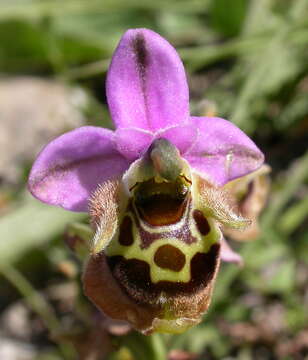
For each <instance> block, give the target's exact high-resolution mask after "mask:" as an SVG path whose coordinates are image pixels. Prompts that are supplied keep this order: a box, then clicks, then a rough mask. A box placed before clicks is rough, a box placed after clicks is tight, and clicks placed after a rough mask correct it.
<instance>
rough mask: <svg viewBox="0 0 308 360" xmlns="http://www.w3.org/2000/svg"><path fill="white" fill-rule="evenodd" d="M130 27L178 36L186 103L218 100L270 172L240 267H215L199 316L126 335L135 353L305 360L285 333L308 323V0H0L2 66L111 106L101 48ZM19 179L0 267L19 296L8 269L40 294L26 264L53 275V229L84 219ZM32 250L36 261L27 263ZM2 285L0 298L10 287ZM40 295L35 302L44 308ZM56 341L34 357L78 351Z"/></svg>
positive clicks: (2, 232)
mask: <svg viewBox="0 0 308 360" xmlns="http://www.w3.org/2000/svg"><path fill="white" fill-rule="evenodd" d="M133 27H148V28H151V29H153V30H155V31H158V32H159V33H160V34H161V35H162V36H164V37H166V38H167V39H168V40H169V41H170V42H171V43H173V44H174V45H175V46H176V47H177V49H178V51H179V53H180V55H181V57H182V59H183V61H184V63H185V66H186V69H187V72H188V77H189V80H190V84H191V93H192V102H191V107H192V110H193V111H194V112H196V113H198V112H199V113H200V103H202V100H204V99H207V100H210V101H212V102H214V103H215V104H216V105H217V112H218V115H219V116H222V117H226V118H228V119H230V120H232V121H233V122H234V123H235V124H237V125H238V126H239V127H241V128H242V129H243V130H245V131H246V132H248V133H249V134H250V135H251V136H252V137H253V138H254V139H255V140H256V142H257V144H258V145H259V146H260V147H261V149H263V150H264V152H265V154H266V159H267V162H268V163H269V164H270V165H271V166H272V168H273V172H272V194H271V197H270V200H269V203H268V207H267V209H266V210H265V211H264V213H263V216H262V235H261V237H260V238H259V239H257V240H256V241H255V242H252V243H245V244H242V245H240V246H238V245H234V246H235V247H236V248H237V249H238V250H239V252H240V253H241V255H242V256H243V258H244V260H245V267H244V268H243V269H241V268H237V267H236V266H235V265H229V264H226V265H223V266H222V268H221V271H220V274H219V277H218V280H217V285H216V289H215V293H214V297H213V300H212V305H211V307H210V311H209V313H208V314H207V315H206V316H205V318H204V322H203V323H202V324H200V325H199V326H197V327H195V328H193V329H191V330H189V331H188V332H186V333H184V334H182V335H178V336H169V335H168V336H167V335H164V336H161V337H156V338H155V339H154V340H151V341H150V340H149V339H148V338H145V339H146V340H144V339H143V337H142V336H140V335H136V334H135V335H129V336H128V337H127V338H125V339H124V338H123V339H124V341H123V344H122V345H125V346H128V347H129V348H131V351H132V353H134V354H137V355H136V356H137V357H135V358H136V359H138V360H141V359H142V357H143V358H144V359H163V358H164V357H165V354H166V351H169V350H170V349H183V350H186V351H191V352H194V353H196V354H198V356H199V357H198V358H200V359H223V358H226V359H227V358H228V359H279V358H281V359H293V358H294V359H307V357H306V358H305V356H306V355H305V354H307V352H306V353H305V350H302V349H301V348H299V350H298V351H297V350H295V353H294V352H292V351H291V350H290V351H289V352H288V350H284V348H283V347H282V344H283V343H287V344H290V348H291V347H292V346H293V345H292V344H293V343H292V341H295V339H297V336H299V335H300V334H301V333H302V332H304V331H306V333H307V331H308V328H307V321H308V311H307V308H308V302H307V301H308V300H307V294H308V285H307V283H308V229H307V225H308V219H307V215H308V201H307V198H308V184H307V180H308V153H307V152H306V151H307V142H308V135H307V133H308V46H307V44H308V0H293V1H288V0H250V1H248V0H247V1H246V0H234V1H228V0H212V1H211V0H170V1H163V0H155V1H154V0H139V1H135V0H131V1H124V0H100V1H99V0H87V1H85V0H84V1H82V0H66V1H60V0H53V1H52V0H10V1H6V0H2V1H0V72H1V73H0V74H1V75H2V76H4V77H5V76H16V75H18V74H22V75H38V76H45V77H54V78H57V79H60V80H61V81H64V82H67V83H71V84H79V85H81V86H83V87H85V88H87V90H88V92H89V94H90V96H92V97H93V104H97V103H98V104H100V105H99V106H98V105H95V107H94V108H90V109H89V114H93V112H95V111H97V109H100V111H101V110H102V113H104V114H106V113H107V111H106V110H107V107H106V102H105V96H104V92H103V86H102V83H103V79H104V76H105V73H106V70H107V68H108V63H109V59H110V56H111V54H112V52H113V50H114V48H115V46H116V43H117V42H118V40H119V38H120V36H121V34H122V33H123V32H124V31H125V30H126V29H127V28H133ZM97 89H99V91H97ZM93 106H94V105H93ZM104 116H105V115H104ZM99 117H100V114H97V113H96V114H95V116H94V118H95V119H97V118H99ZM102 117H103V115H102ZM105 118H106V116H105ZM106 121H107V120H106ZM23 186H24V183H21V184H20V188H19V189H13V190H12V191H11V192H12V194H13V195H12V197H13V206H12V210H11V211H10V212H9V213H8V214H7V215H5V216H3V217H2V218H1V219H0V263H2V264H8V265H7V266H0V272H2V273H3V274H4V275H5V277H6V278H7V279H8V280H10V281H11V282H13V284H14V285H15V286H16V287H17V288H18V290H19V291H20V292H21V295H22V296H23V297H25V299H26V300H27V298H28V297H29V296H30V297H31V296H32V295H31V291H33V292H35V291H34V290H33V288H31V285H30V284H28V285H29V287H27V286H22V284H23V285H24V283H23V280H25V279H23V280H21V279H20V278H19V277H18V273H17V276H14V274H15V273H14V271H17V272H18V271H19V270H20V271H25V274H28V276H27V275H25V276H27V278H28V279H29V282H30V283H31V282H33V286H35V287H37V288H39V289H40V290H41V291H43V290H44V286H45V285H44V284H43V283H42V282H39V281H37V276H36V275H34V276H33V277H32V275H33V272H34V273H35V272H44V271H45V272H46V273H45V275H44V276H45V279H46V281H50V279H54V281H55V282H56V281H57V279H58V277H59V273H57V272H56V271H55V270H54V268H53V264H54V262H55V261H56V260H55V257H57V256H58V257H59V256H60V258H67V257H69V255H68V252H67V250H66V249H65V247H64V246H63V247H62V246H61V245H60V238H61V233H62V232H63V229H64V226H65V224H66V223H67V222H69V221H74V220H76V219H77V218H79V217H80V216H79V215H76V214H70V213H65V214H64V212H63V211H61V210H58V209H53V208H50V207H47V206H46V207H45V206H44V205H42V204H38V203H36V201H35V200H33V199H29V198H28V197H24V196H23V195H21V194H22V191H21V189H22V187H23ZM15 190H16V193H15ZM35 249H36V250H35ZM37 249H38V250H39V252H40V253H41V256H42V257H43V256H44V259H45V261H46V263H45V264H44V265H42V264H41V263H40V262H38V264H37V265H33V264H32V265H31V261H32V260H31V259H32V258H31V256H33V258H34V255H33V254H35V251H37ZM59 253H60V254H61V255H59ZM55 254H56V255H55ZM25 257H26V259H25ZM12 266H14V267H12ZM33 267H35V269H33ZM12 269H13V270H12ZM27 269H28V273H27ZM29 269H32V270H31V271H32V272H31V271H30V272H29ZM12 271H13V273H12ZM12 274H13V275H12ZM15 275H16V274H15ZM20 275H21V274H20ZM20 281H21V282H20ZM61 281H64V280H63V279H62V280H61ZM20 285H21V286H20ZM0 288H1V286H0ZM29 292H30V294H29ZM3 294H4V295H5V294H7V293H6V292H5V291H4V292H3ZM7 296H8V299H4V298H3V299H1V303H0V305H1V306H2V308H5V306H6V305H7V304H8V302H9V301H11V300H12V299H14V296H15V298H16V297H17V296H18V295H16V294H15V295H12V291H11V292H9V293H8V294H7ZM10 296H11V298H10ZM30 305H31V301H30ZM32 305H33V304H32ZM41 306H42V304H41V303H39V305H38V308H37V304H34V306H33V308H34V310H35V311H36V312H37V313H39V314H40V315H42V311H41ZM43 308H44V304H43ZM277 309H278V310H277ZM43 312H44V311H43ZM47 320H48V319H47ZM59 321H61V319H60V320H59ZM47 326H48V321H47ZM240 326H242V327H240ZM240 329H242V332H240ZM243 329H244V330H243ZM245 329H246V330H245ZM249 331H250V333H251V332H253V331H254V337H252V338H249V336H248V333H249ZM57 344H58V345H59V347H58V345H57ZM61 344H62V343H61V342H60V341H59V342H57V341H53V342H52V346H53V347H52V350H50V353H47V355H46V353H44V354H43V353H42V354H41V355H40V356H39V358H40V359H43V358H46V359H47V358H50V359H61V358H63V356H64V358H67V359H73V358H74V357H73V356H74V355H72V354H73V353H71V352H70V350H69V349H65V351H63V348H61V346H62V345H61ZM136 344H137V345H136ZM306 346H307V344H306ZM136 347H137V351H136ZM153 349H154V350H153ZM306 350H307V348H306ZM138 351H139V352H138ZM61 354H62V355H61ZM162 354H163V355H162ZM121 356H122V355H121V354H120V353H116V352H114V353H113V354H112V358H113V359H120V358H121ZM125 356H127V354H126V355H125ZM124 358H125V357H124V356H123V359H124ZM126 358H127V359H128V358H129V357H126Z"/></svg>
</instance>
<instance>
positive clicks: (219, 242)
mask: <svg viewBox="0 0 308 360" xmlns="http://www.w3.org/2000/svg"><path fill="white" fill-rule="evenodd" d="M107 99H108V105H109V110H110V114H111V117H112V119H113V122H114V124H115V127H116V130H115V131H111V130H107V129H104V128H99V127H94V126H85V127H81V128H79V129H76V130H73V131H71V132H68V133H66V134H64V135H62V136H60V137H59V138H57V139H55V140H54V141H52V142H51V143H49V144H48V145H47V146H46V147H45V148H44V149H43V150H42V152H41V153H40V154H39V156H38V158H37V160H36V162H35V163H34V165H33V168H32V171H31V174H30V178H29V189H30V191H31V192H32V194H33V195H34V196H35V197H37V198H38V199H39V200H41V201H43V202H46V203H48V204H51V205H57V206H61V207H63V208H64V209H67V210H71V211H84V212H87V211H88V212H89V214H90V218H91V226H92V231H93V237H92V239H91V241H89V256H88V259H87V263H86V266H85V270H84V274H83V285H84V291H85V293H86V295H87V296H88V297H89V298H90V299H91V300H92V301H93V302H94V303H95V304H96V306H97V307H98V308H99V309H101V310H102V311H104V312H105V313H106V314H107V315H109V316H110V317H112V318H115V319H121V320H127V321H129V322H130V323H131V324H132V325H133V326H134V327H135V328H136V329H138V330H140V331H142V332H143V333H150V332H153V331H165V332H181V331H183V330H185V329H186V328H188V327H190V326H192V325H194V324H196V323H198V322H199V321H200V318H201V315H202V314H203V313H204V312H205V311H206V310H207V308H208V306H209V302H210V298H211V294H212V290H213V284H214V281H215V277H216V274H217V271H218V268H219V263H220V259H226V260H230V261H236V259H237V258H236V256H237V255H236V254H234V253H233V252H232V250H231V249H230V248H229V247H228V246H227V244H226V243H225V241H224V239H223V235H222V230H221V229H222V227H223V228H226V227H231V228H233V229H241V228H246V227H247V226H248V225H249V223H250V221H249V219H245V218H243V217H242V216H241V215H239V214H237V213H236V212H234V211H233V205H232V204H231V203H230V199H231V198H232V196H231V195H230V194H229V193H228V191H227V190H226V189H225V185H226V184H228V183H229V182H230V181H232V180H234V179H237V178H240V177H243V176H245V175H247V174H250V173H253V172H254V171H256V170H257V169H258V168H260V167H261V165H262V163H263V159H264V157H263V154H262V153H261V151H260V150H259V149H258V148H257V147H256V145H255V144H254V143H253V142H252V141H251V140H250V139H249V137H247V136H246V135H245V134H244V133H243V132H242V131H241V130H240V129H238V128H237V127H236V126H235V125H233V124H232V123H230V122H228V121H227V120H224V119H221V118H217V117H193V116H190V115H189V95H188V86H187V81H186V76H185V71H184V68H183V64H182V62H181V60H180V58H179V57H178V55H177V53H176V51H175V49H174V48H173V47H172V46H171V45H170V44H169V43H168V42H167V41H166V40H165V39H163V38H162V37H160V36H159V35H158V34H156V33H155V32H153V31H151V30H147V29H133V30H128V31H127V32H126V33H125V34H124V36H123V37H122V39H121V41H120V43H119V45H118V47H117V49H116V51H115V53H114V55H113V58H112V61H111V65H110V68H109V71H108V75H107ZM89 234H90V232H89ZM79 235H80V236H81V233H79ZM88 237H89V236H88Z"/></svg>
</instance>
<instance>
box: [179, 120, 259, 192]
mask: <svg viewBox="0 0 308 360" xmlns="http://www.w3.org/2000/svg"><path fill="white" fill-rule="evenodd" d="M191 121H192V126H193V127H196V128H198V131H199V135H198V138H197V140H196V142H195V143H194V144H193V146H192V147H191V148H190V149H189V150H188V151H187V152H186V153H185V154H184V158H185V159H186V160H187V161H188V162H189V163H190V165H191V167H192V168H193V169H195V170H196V171H198V172H199V173H200V175H202V174H203V175H204V176H205V177H207V178H210V179H211V180H212V181H213V182H214V183H215V184H216V185H218V186H221V185H224V184H226V183H227V182H228V181H230V180H233V179H236V178H238V177H241V176H244V175H246V174H249V173H250V172H252V171H255V170H256V169H258V168H259V167H260V166H261V165H262V164H263V161H264V156H263V154H262V152H261V151H260V150H259V149H258V148H257V146H256V145H255V144H254V142H253V141H252V140H250V138H249V137H248V136H247V135H245V134H244V133H243V131H241V130H240V129H239V128H237V127H236V126H235V125H233V124H232V123H231V122H229V121H227V120H224V119H220V118H214V117H192V118H191Z"/></svg>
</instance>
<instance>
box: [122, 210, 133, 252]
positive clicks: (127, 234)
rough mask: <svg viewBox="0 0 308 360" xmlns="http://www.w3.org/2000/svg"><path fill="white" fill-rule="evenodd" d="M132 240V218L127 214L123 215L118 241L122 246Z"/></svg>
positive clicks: (131, 242) (128, 244) (127, 244)
mask: <svg viewBox="0 0 308 360" xmlns="http://www.w3.org/2000/svg"><path fill="white" fill-rule="evenodd" d="M133 242H134V236H133V223H132V219H131V218H130V217H129V216H125V218H124V220H123V222H122V224H121V226H120V235H119V243H120V244H121V245H124V246H130V245H132V244H133Z"/></svg>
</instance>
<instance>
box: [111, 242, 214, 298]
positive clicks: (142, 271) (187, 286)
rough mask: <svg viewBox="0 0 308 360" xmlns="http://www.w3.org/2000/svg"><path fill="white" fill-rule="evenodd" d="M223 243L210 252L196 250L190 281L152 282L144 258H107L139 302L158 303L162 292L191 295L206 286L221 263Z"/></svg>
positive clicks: (128, 291) (175, 295)
mask: <svg viewBox="0 0 308 360" xmlns="http://www.w3.org/2000/svg"><path fill="white" fill-rule="evenodd" d="M219 252H220V244H214V245H212V246H211V249H210V250H209V252H208V253H205V254H204V253H197V254H196V255H194V257H193V258H192V259H191V269H190V272H191V279H190V281H188V282H186V283H185V282H180V281H177V282H172V281H159V282H158V283H152V281H151V276H150V265H149V264H148V263H146V262H145V261H142V260H137V259H130V260H126V259H125V258H124V257H122V256H113V257H111V258H108V264H109V266H110V269H111V271H112V273H113V275H114V277H115V278H116V279H117V280H118V282H119V284H120V285H121V286H122V287H123V289H124V290H125V291H126V293H127V294H128V295H129V296H130V297H132V298H133V299H134V300H135V301H137V302H138V303H156V302H157V299H158V298H159V297H160V295H161V293H162V292H164V293H165V294H166V295H167V296H168V297H177V296H180V295H190V294H193V293H196V292H199V291H202V290H203V289H205V288H206V287H207V286H208V285H209V283H210V282H211V281H212V279H213V278H214V276H215V273H216V270H217V268H218V266H219Z"/></svg>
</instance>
